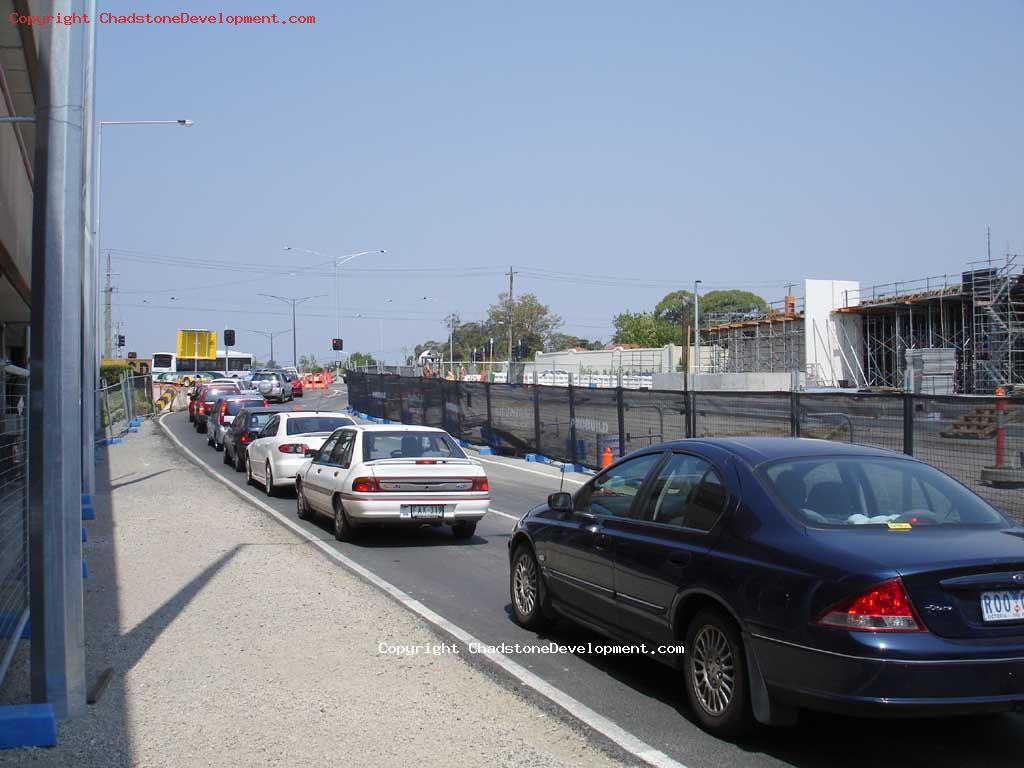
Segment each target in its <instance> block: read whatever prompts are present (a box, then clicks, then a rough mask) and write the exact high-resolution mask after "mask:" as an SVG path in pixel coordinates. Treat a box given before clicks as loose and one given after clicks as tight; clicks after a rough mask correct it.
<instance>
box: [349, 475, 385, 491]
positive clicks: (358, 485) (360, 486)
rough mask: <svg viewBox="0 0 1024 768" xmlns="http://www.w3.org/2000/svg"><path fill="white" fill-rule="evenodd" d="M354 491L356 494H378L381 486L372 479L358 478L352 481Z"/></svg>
mask: <svg viewBox="0 0 1024 768" xmlns="http://www.w3.org/2000/svg"><path fill="white" fill-rule="evenodd" d="M352 490H353V491H355V492H356V493H378V492H379V491H380V485H378V484H377V481H376V480H375V479H373V478H372V477H357V478H356V479H355V480H353V481H352Z"/></svg>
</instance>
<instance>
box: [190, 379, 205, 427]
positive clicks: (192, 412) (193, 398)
mask: <svg viewBox="0 0 1024 768" xmlns="http://www.w3.org/2000/svg"><path fill="white" fill-rule="evenodd" d="M204 386H205V385H204ZM203 388H204V387H203V386H199V385H196V388H195V389H194V390H192V394H191V395H190V396H189V398H188V420H189V422H190V423H192V424H195V423H196V400H198V399H199V395H201V394H202V392H203Z"/></svg>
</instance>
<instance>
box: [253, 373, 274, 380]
mask: <svg viewBox="0 0 1024 768" xmlns="http://www.w3.org/2000/svg"><path fill="white" fill-rule="evenodd" d="M252 380H253V381H280V380H281V375H280V374H278V373H254V374H253V375H252Z"/></svg>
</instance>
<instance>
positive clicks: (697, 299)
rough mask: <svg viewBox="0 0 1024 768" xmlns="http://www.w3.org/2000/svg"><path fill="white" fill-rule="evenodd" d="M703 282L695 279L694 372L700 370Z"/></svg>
mask: <svg viewBox="0 0 1024 768" xmlns="http://www.w3.org/2000/svg"><path fill="white" fill-rule="evenodd" d="M702 282H703V281H702V280H694V281H693V363H694V369H693V372H694V373H699V372H700V324H699V319H698V318H699V317H700V312H699V309H700V294H699V293H698V291H699V290H700V284H701V283H702Z"/></svg>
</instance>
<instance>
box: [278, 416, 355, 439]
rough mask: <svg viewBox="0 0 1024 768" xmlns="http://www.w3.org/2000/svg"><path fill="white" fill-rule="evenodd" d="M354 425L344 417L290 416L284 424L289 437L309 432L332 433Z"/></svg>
mask: <svg viewBox="0 0 1024 768" xmlns="http://www.w3.org/2000/svg"><path fill="white" fill-rule="evenodd" d="M349 424H355V422H354V421H352V419H348V418H345V417H344V416H303V417H301V418H295V417H294V416H292V417H291V418H290V419H288V422H287V423H286V424H285V433H286V434H289V435H305V434H308V433H310V432H333V431H334V430H336V429H337V428H338V427H347V426H348V425H349Z"/></svg>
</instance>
